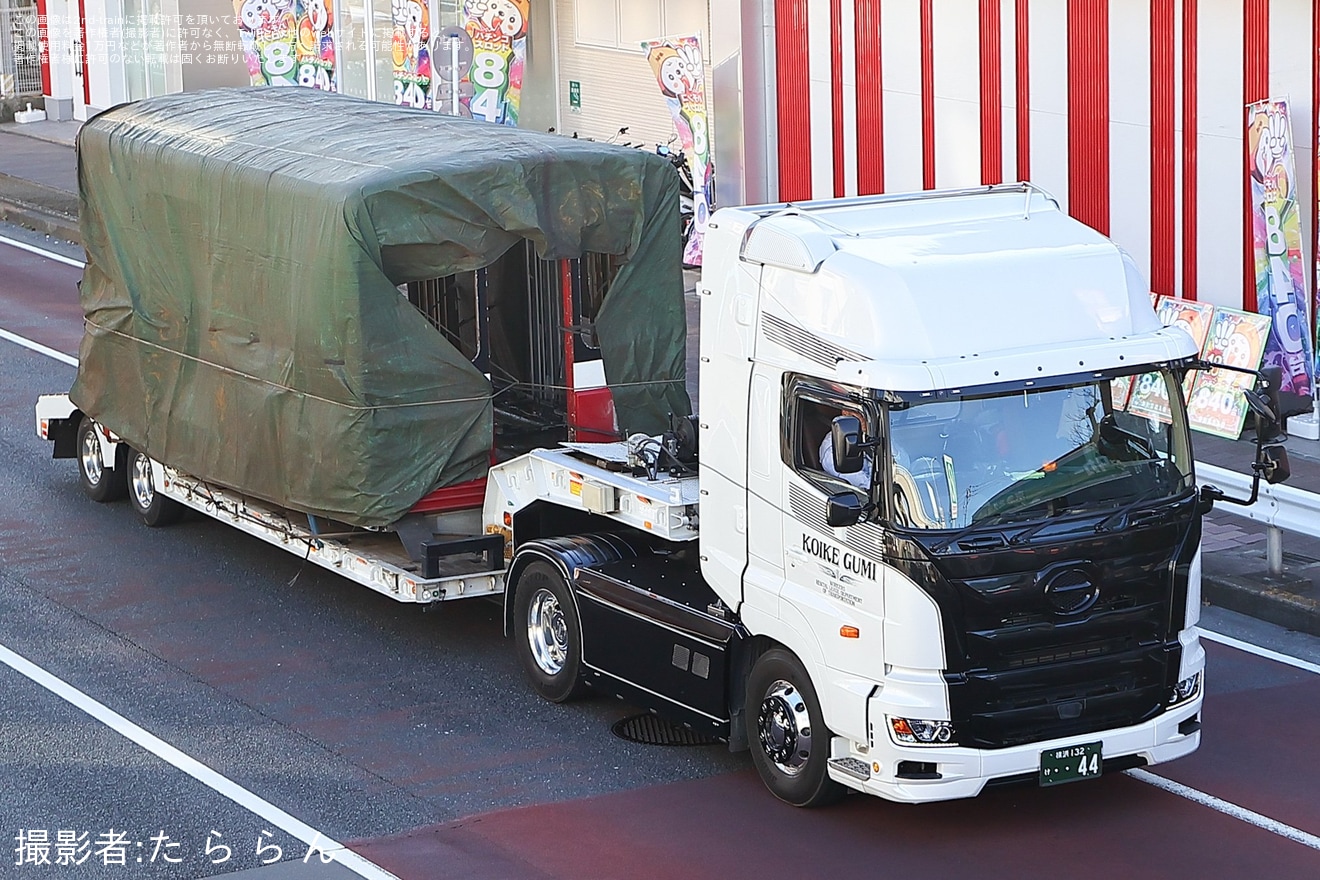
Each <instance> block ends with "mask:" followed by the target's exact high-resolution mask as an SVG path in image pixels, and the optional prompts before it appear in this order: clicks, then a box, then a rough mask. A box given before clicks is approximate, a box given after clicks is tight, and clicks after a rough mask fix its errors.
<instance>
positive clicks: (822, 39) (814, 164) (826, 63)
mask: <svg viewBox="0 0 1320 880" xmlns="http://www.w3.org/2000/svg"><path fill="white" fill-rule="evenodd" d="M807 32H808V38H809V39H810V41H811V48H810V53H809V57H808V60H807V66H808V68H809V71H808V77H809V79H808V82H807V89H808V92H809V94H810V95H811V195H812V197H813V198H817V199H828V198H831V197H833V195H834V123H833V119H834V107H833V101H832V99H831V97H830V91H831V86H832V70H831V66H830V4H829V3H828V2H825V0H816V2H814V3H808V4H807Z"/></svg>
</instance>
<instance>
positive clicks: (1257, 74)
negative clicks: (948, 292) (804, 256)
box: [9, 0, 1320, 308]
mask: <svg viewBox="0 0 1320 880" xmlns="http://www.w3.org/2000/svg"><path fill="white" fill-rule="evenodd" d="M9 2H10V3H11V4H12V3H15V2H23V0H9ZM35 2H36V3H37V6H38V10H39V12H40V14H41V15H43V16H45V18H44V19H43V20H44V21H45V22H46V23H47V25H46V28H47V29H46V30H45V31H43V37H44V38H45V42H44V44H43V46H44V48H45V49H46V50H47V55H46V58H45V64H44V65H43V91H44V92H45V94H46V95H47V96H48V99H49V100H48V102H47V106H48V110H49V111H50V115H51V116H53V117H55V118H61V117H73V118H83V117H84V116H85V115H86V114H87V113H88V112H92V111H94V110H96V109H101V108H105V107H108V106H111V105H113V104H116V103H119V102H121V101H125V100H132V99H135V98H140V97H145V96H148V95H153V94H160V93H162V92H170V91H177V90H180V89H196V88H204V87H208V86H216V85H242V84H246V83H248V82H249V81H250V80H249V72H248V70H247V68H246V65H245V63H244V59H243V53H242V45H241V42H240V40H239V20H240V13H241V11H242V10H241V7H242V4H240V9H239V10H236V9H235V7H234V4H233V2H232V0H35ZM249 2H260V0H249ZM265 2H275V3H278V2H281V0H265ZM398 2H399V0H395V3H396V5H397V3H398ZM426 2H427V4H428V5H427V6H426V12H427V15H428V16H429V23H430V32H431V33H432V34H438V33H439V32H440V31H441V30H442V29H443V28H444V27H446V26H452V25H455V24H457V23H458V21H459V18H460V14H461V9H460V6H461V3H462V0H426ZM469 2H478V0H469ZM330 4H331V5H330V7H329V8H330V10H331V12H332V13H333V35H334V40H335V44H336V57H335V62H334V63H335V76H336V79H335V87H336V88H338V89H339V90H340V91H343V92H346V93H348V94H353V95H359V96H362V97H366V98H371V99H375V100H392V99H393V98H394V95H395V92H394V76H395V70H394V63H393V59H392V51H391V49H392V47H391V35H392V33H393V32H394V30H395V25H396V21H395V18H394V12H393V11H392V9H391V0H330ZM528 10H529V13H528V17H529V19H530V21H529V28H528V32H527V35H526V68H525V71H524V73H523V76H522V102H521V107H522V110H521V114H520V118H519V124H520V125H522V126H524V127H532V128H538V129H542V130H549V129H553V130H555V131H558V132H561V133H563V134H566V135H572V134H578V135H579V136H582V137H592V138H596V139H598V140H609V139H614V140H617V141H619V142H631V143H636V144H642V145H645V146H646V148H648V149H649V148H651V147H653V146H654V145H655V144H658V143H666V142H668V141H670V140H671V139H672V138H673V137H674V134H675V126H674V121H673V119H672V118H671V115H670V112H669V107H668V106H667V104H666V101H665V97H664V96H663V95H662V94H661V92H660V90H659V88H658V84H657V81H656V74H655V71H653V69H652V68H651V66H650V65H648V64H647V59H646V53H645V52H643V51H642V49H641V43H642V42H643V41H645V40H648V39H652V38H656V37H665V36H668V37H676V36H690V35H695V36H697V37H698V38H699V40H700V44H701V53H702V56H703V60H704V73H705V96H706V104H707V106H708V109H709V113H710V120H709V124H710V132H709V135H710V139H711V142H712V144H713V157H714V163H715V167H716V168H717V169H718V171H719V174H718V176H717V178H716V186H715V193H716V202H717V204H718V203H725V204H734V203H750V202H760V201H774V200H791V199H804V198H824V197H832V196H848V195H854V194H866V193H876V192H895V191H902V190H913V189H922V188H931V187H957V186H970V185H977V184H982V183H991V182H996V181H1011V180H1017V179H1030V180H1032V181H1034V182H1035V183H1036V184H1038V185H1040V186H1042V187H1043V188H1045V189H1047V190H1048V191H1050V192H1051V193H1053V194H1054V195H1055V196H1056V197H1057V198H1058V199H1059V200H1060V201H1061V203H1062V204H1063V205H1064V206H1065V207H1066V208H1067V209H1068V210H1069V211H1070V212H1071V213H1072V214H1074V215H1075V216H1077V217H1079V218H1080V219H1082V220H1084V221H1085V222H1087V223H1089V224H1091V225H1092V226H1094V227H1095V228H1096V229H1099V230H1100V231H1102V232H1106V233H1108V234H1110V235H1112V236H1113V237H1114V238H1116V239H1117V240H1118V241H1119V242H1120V243H1121V244H1122V245H1123V246H1124V247H1125V248H1126V249H1127V250H1128V251H1129V252H1130V253H1132V254H1133V256H1134V257H1135V258H1136V260H1137V262H1138V265H1140V266H1141V267H1142V268H1143V270H1144V271H1145V272H1146V273H1147V276H1148V278H1149V279H1150V282H1151V285H1152V287H1153V288H1154V289H1155V290H1156V291H1157V292H1160V293H1169V294H1176V295H1180V296H1184V297H1188V298H1196V299H1200V300H1204V301H1209V302H1212V303H1215V304H1218V305H1229V306H1247V307H1249V308H1250V307H1253V306H1254V303H1253V302H1252V300H1253V296H1254V290H1255V286H1254V284H1253V283H1252V281H1251V272H1252V269H1251V266H1250V263H1251V254H1250V229H1249V226H1248V223H1247V220H1246V216H1247V214H1246V203H1247V199H1248V195H1247V183H1246V170H1247V161H1246V153H1247V149H1248V146H1249V144H1248V143H1247V137H1246V115H1245V113H1246V106H1247V105H1248V104H1250V103H1251V102H1253V101H1257V100H1260V99H1264V98H1284V99H1287V101H1288V104H1289V111H1290V121H1291V137H1292V147H1293V151H1294V153H1295V161H1296V180H1295V188H1296V198H1297V203H1298V205H1299V212H1300V214H1301V222H1302V225H1303V230H1304V240H1305V245H1306V249H1307V253H1308V256H1310V257H1312V258H1313V256H1314V252H1315V247H1314V245H1315V231H1316V226H1317V224H1316V209H1315V201H1316V199H1315V194H1316V162H1315V149H1314V144H1315V127H1316V103H1317V96H1318V95H1320V90H1318V89H1317V88H1316V82H1317V79H1318V78H1320V73H1318V72H1317V70H1318V69H1317V51H1318V50H1320V20H1318V19H1317V14H1316V9H1315V4H1314V3H1308V2H1304V0H741V2H740V3H733V2H728V3H715V2H713V0H529V2H528ZM625 127H626V128H627V129H628V130H627V132H626V133H625V134H623V135H619V134H618V132H619V129H620V128H625Z"/></svg>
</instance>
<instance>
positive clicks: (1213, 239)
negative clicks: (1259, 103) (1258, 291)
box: [715, 0, 1320, 308]
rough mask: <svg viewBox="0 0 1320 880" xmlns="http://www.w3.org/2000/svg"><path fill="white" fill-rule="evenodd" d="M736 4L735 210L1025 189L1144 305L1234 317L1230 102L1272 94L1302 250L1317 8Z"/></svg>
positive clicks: (1303, 0)
mask: <svg viewBox="0 0 1320 880" xmlns="http://www.w3.org/2000/svg"><path fill="white" fill-rule="evenodd" d="M743 4H744V22H745V24H744V31H743V32H744V34H747V33H750V32H751V31H750V30H749V29H748V27H747V25H746V22H747V20H748V19H749V18H751V19H753V20H754V22H755V25H756V27H757V28H761V30H758V33H765V34H767V35H768V40H769V41H770V42H771V43H772V47H773V51H769V50H770V48H771V47H770V46H767V47H766V51H765V52H764V57H765V59H766V60H765V62H764V66H763V70H755V69H750V68H749V65H748V64H747V63H746V62H744V67H743V77H744V80H745V81H747V85H748V87H749V88H751V89H755V90H758V91H761V94H764V96H765V102H766V105H767V106H766V107H765V108H764V112H763V114H762V117H761V118H758V119H753V118H751V116H750V115H749V116H747V117H746V118H744V120H743V126H742V128H743V137H744V139H745V140H748V141H749V142H750V140H751V139H754V138H761V139H762V142H765V143H771V144H777V158H778V163H777V167H773V166H772V167H770V168H768V169H767V171H766V174H765V177H766V179H765V180H762V181H752V180H749V181H747V183H746V186H745V190H744V191H745V193H746V197H747V200H748V201H760V200H766V201H770V200H794V199H806V198H829V197H832V196H847V195H854V194H867V193H877V192H896V191H903V190H914V189H929V188H934V187H941V188H943V187H956V186H969V185H976V184H980V183H994V182H1000V181H1011V180H1019V179H1030V180H1032V181H1033V182H1035V183H1037V184H1038V185H1040V186H1042V187H1044V188H1045V189H1047V190H1049V191H1050V192H1052V193H1053V194H1054V195H1055V196H1056V197H1057V198H1058V199H1059V200H1060V202H1061V203H1062V204H1063V205H1064V206H1065V207H1066V209H1067V210H1068V211H1069V212H1070V213H1071V214H1072V215H1073V216H1075V217H1077V218H1078V219H1080V220H1083V221H1084V222H1086V223H1088V224H1090V225H1091V226H1093V227H1094V228H1096V229H1098V230H1100V231H1102V232H1105V233H1108V234H1109V235H1111V236H1113V237H1114V238H1115V239H1116V240H1117V241H1118V242H1119V244H1121V245H1122V246H1123V247H1125V248H1126V249H1127V250H1128V251H1129V252H1130V253H1131V254H1132V255H1133V257H1134V258H1135V259H1136V260H1137V263H1138V265H1140V266H1142V267H1143V269H1144V270H1145V272H1146V274H1147V277H1148V278H1149V279H1150V281H1151V285H1152V287H1153V289H1154V290H1156V291H1157V292H1160V293H1170V294H1175V295H1179V296H1185V297H1189V298H1194V299H1201V300H1205V301H1208V302H1213V303H1216V304H1219V305H1230V306H1245V307H1247V308H1254V306H1255V302H1254V283H1253V284H1248V283H1246V281H1247V279H1250V278H1252V277H1253V276H1252V275H1251V271H1252V270H1251V268H1250V266H1249V263H1248V258H1249V255H1250V243H1249V241H1248V240H1247V238H1246V226H1245V224H1244V217H1245V210H1246V208H1245V201H1246V188H1245V182H1244V168H1245V161H1246V159H1245V154H1244V150H1245V147H1244V137H1243V132H1244V128H1245V122H1244V119H1245V105H1246V104H1247V103H1248V102H1250V101H1255V100H1259V99H1262V98H1266V97H1283V98H1288V99H1290V103H1291V111H1292V124H1293V142H1294V146H1295V149H1296V162H1297V178H1298V194H1299V197H1300V200H1301V204H1302V205H1303V206H1304V207H1303V211H1302V218H1303V233H1304V234H1303V239H1304V241H1305V242H1306V247H1307V248H1308V254H1307V256H1308V257H1311V256H1312V255H1313V253H1314V247H1313V245H1314V242H1315V238H1314V236H1315V229H1316V216H1315V213H1316V212H1315V208H1314V194H1315V192H1316V166H1315V158H1314V157H1315V151H1314V144H1315V120H1316V115H1317V114H1316V100H1317V94H1320V90H1317V88H1316V83H1317V80H1318V78H1320V68H1318V67H1317V58H1318V57H1320V55H1318V54H1317V53H1318V52H1320V12H1318V11H1317V9H1318V8H1320V0H1309V2H1308V0H743ZM749 10H750V12H749ZM744 56H745V57H752V55H750V54H749V53H746V52H744ZM758 75H761V76H762V78H763V79H764V80H765V83H764V86H765V87H764V90H761V86H762V83H759V82H757V81H756V77H757V76H758ZM720 111H721V108H720V106H719V105H718V103H717V106H716V111H715V112H716V114H717V115H716V125H717V126H719V113H720ZM758 125H759V126H763V127H764V129H765V130H764V131H763V132H758V131H757V127H758ZM716 137H717V138H718V137H719V132H718V128H717V133H716Z"/></svg>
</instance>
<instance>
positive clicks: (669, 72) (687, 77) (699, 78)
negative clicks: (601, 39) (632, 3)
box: [642, 36, 715, 266]
mask: <svg viewBox="0 0 1320 880" xmlns="http://www.w3.org/2000/svg"><path fill="white" fill-rule="evenodd" d="M642 49H643V50H644V51H645V52H646V60H647V61H649V62H650V64H651V70H652V71H654V73H655V78H656V81H657V82H658V83H659V84H660V91H661V93H663V94H664V96H665V101H666V103H668V105H669V114H670V115H671V116H673V117H674V128H675V129H677V130H678V138H679V142H680V143H681V144H682V145H683V151H684V153H686V154H687V165H688V170H689V173H690V174H691V176H692V225H691V229H690V231H687V230H686V229H685V231H687V237H686V241H685V242H684V245H683V262H684V263H685V264H687V265H689V266H700V265H701V252H702V239H703V237H704V236H705V234H706V222H707V221H708V220H709V219H710V210H711V197H712V196H713V195H714V191H715V166H714V165H713V164H711V155H710V127H709V125H708V124H707V117H706V71H705V64H704V62H703V61H702V58H701V38H700V37H699V36H691V37H672V38H669V39H661V40H647V41H646V42H644V43H642Z"/></svg>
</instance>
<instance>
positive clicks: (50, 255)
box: [0, 235, 87, 269]
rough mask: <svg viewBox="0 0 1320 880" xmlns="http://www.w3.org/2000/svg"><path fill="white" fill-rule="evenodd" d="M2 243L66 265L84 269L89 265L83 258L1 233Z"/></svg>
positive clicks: (0, 241) (0, 239) (0, 242)
mask: <svg viewBox="0 0 1320 880" xmlns="http://www.w3.org/2000/svg"><path fill="white" fill-rule="evenodd" d="M0 244H7V245H9V246H10V247H16V248H18V249H19V250H20V251H28V252H29V253H33V254H36V255H37V256H39V257H45V258H46V259H48V260H54V261H55V262H57V263H63V264H64V265H66V266H72V267H73V268H75V269H82V268H85V267H86V265H87V264H86V263H84V262H83V261H82V260H75V259H73V258H72V257H66V256H64V254H57V253H55V252H54V251H48V250H46V249H45V248H39V247H37V246H36V245H34V244H28V243H27V242H25V241H18V240H16V239H13V238H6V237H5V236H3V235H0Z"/></svg>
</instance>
